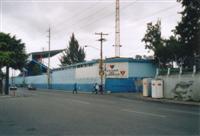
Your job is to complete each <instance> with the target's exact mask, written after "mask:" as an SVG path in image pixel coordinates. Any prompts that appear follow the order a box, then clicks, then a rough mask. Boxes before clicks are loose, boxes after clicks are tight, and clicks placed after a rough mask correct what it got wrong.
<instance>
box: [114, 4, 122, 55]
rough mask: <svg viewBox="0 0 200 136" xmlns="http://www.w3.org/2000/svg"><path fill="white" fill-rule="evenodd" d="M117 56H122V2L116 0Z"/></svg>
mask: <svg viewBox="0 0 200 136" xmlns="http://www.w3.org/2000/svg"><path fill="white" fill-rule="evenodd" d="M114 46H115V57H120V47H121V45H120V4H119V0H116V13H115V45H114Z"/></svg>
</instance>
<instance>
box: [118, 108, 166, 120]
mask: <svg viewBox="0 0 200 136" xmlns="http://www.w3.org/2000/svg"><path fill="white" fill-rule="evenodd" d="M122 111H126V112H132V113H137V114H142V115H146V116H153V117H160V118H166V116H165V115H161V114H155V113H149V112H148V113H147V112H142V111H134V110H130V109H122Z"/></svg>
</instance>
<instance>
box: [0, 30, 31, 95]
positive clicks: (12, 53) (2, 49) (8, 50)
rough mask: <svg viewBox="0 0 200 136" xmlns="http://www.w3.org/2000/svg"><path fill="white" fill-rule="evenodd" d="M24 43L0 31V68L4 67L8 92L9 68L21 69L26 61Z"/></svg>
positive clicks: (6, 91) (6, 90) (6, 92)
mask: <svg viewBox="0 0 200 136" xmlns="http://www.w3.org/2000/svg"><path fill="white" fill-rule="evenodd" d="M26 59H27V55H26V53H25V44H24V43H22V41H21V39H17V38H16V37H15V36H11V35H10V34H5V33H0V68H2V67H4V66H5V67H6V87H5V88H6V89H5V94H6V95H7V94H8V93H9V92H8V87H9V86H8V84H9V68H10V67H12V68H13V69H19V70H21V69H22V68H23V66H24V65H25V63H26Z"/></svg>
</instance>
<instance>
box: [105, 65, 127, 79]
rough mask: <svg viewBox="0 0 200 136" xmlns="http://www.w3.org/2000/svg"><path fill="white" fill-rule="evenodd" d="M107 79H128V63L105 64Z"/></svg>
mask: <svg viewBox="0 0 200 136" xmlns="http://www.w3.org/2000/svg"><path fill="white" fill-rule="evenodd" d="M106 77H107V78H128V63H108V64H106Z"/></svg>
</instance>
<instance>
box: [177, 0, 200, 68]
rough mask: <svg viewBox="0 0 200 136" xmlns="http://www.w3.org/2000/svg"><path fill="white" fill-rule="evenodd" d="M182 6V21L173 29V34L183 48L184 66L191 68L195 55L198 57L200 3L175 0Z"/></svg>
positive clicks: (199, 48) (197, 1) (199, 52)
mask: <svg viewBox="0 0 200 136" xmlns="http://www.w3.org/2000/svg"><path fill="white" fill-rule="evenodd" d="M177 1H178V2H180V3H181V4H182V7H183V11H182V12H181V15H182V19H181V21H180V22H178V25H177V26H176V28H175V34H176V36H177V37H178V40H179V42H180V43H181V45H182V48H184V52H183V54H182V56H186V59H185V65H188V66H191V65H193V63H194V62H192V60H194V59H193V58H194V56H195V54H198V55H200V1H199V0H177Z"/></svg>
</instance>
